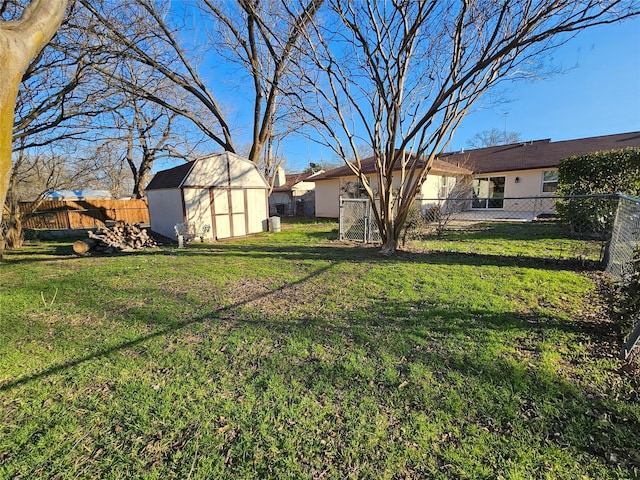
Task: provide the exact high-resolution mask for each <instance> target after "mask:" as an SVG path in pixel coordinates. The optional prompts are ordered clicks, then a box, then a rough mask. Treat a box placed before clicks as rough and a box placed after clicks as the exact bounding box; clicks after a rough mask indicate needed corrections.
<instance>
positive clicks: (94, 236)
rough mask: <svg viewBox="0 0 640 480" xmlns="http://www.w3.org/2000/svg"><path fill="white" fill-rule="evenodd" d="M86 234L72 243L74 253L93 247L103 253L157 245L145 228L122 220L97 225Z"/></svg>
mask: <svg viewBox="0 0 640 480" xmlns="http://www.w3.org/2000/svg"><path fill="white" fill-rule="evenodd" d="M88 235H89V238H88V239H84V240H78V241H76V242H74V243H73V251H74V252H75V253H87V252H89V251H90V250H94V249H95V250H97V251H100V252H103V253H115V252H133V251H135V250H139V249H142V248H147V247H156V246H157V243H156V242H155V241H154V240H153V238H151V236H150V235H149V233H148V232H147V229H146V228H142V227H141V226H140V225H139V224H135V225H131V224H128V223H125V222H122V221H117V222H114V223H113V224H112V225H105V226H104V227H98V228H97V229H96V230H95V231H93V232H92V231H89V233H88Z"/></svg>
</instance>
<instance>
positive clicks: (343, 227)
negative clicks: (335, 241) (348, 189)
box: [340, 198, 380, 243]
mask: <svg viewBox="0 0 640 480" xmlns="http://www.w3.org/2000/svg"><path fill="white" fill-rule="evenodd" d="M340 240H350V241H354V242H363V243H377V242H379V241H380V233H379V232H378V225H377V224H376V219H375V217H374V216H373V211H372V208H371V200H369V199H368V198H340Z"/></svg>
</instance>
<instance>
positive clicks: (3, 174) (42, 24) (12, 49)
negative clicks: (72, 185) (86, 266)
mask: <svg viewBox="0 0 640 480" xmlns="http://www.w3.org/2000/svg"><path fill="white" fill-rule="evenodd" d="M3 3H4V2H3ZM66 4H67V2H66V0H33V1H32V2H31V3H30V4H29V5H28V6H27V7H25V9H24V11H23V12H22V15H21V17H20V18H19V19H18V20H11V21H2V22H0V85H2V88H0V205H4V202H5V199H6V196H7V190H8V188H9V175H10V171H11V151H12V148H11V142H12V132H13V121H14V111H15V105H16V103H15V102H16V96H17V94H18V89H19V86H20V81H21V79H22V76H23V74H24V72H25V70H26V69H27V67H28V66H29V63H30V62H31V60H32V59H33V58H34V57H35V56H36V55H37V54H38V52H40V51H41V50H42V49H43V48H44V46H45V45H46V44H47V43H48V42H49V40H51V37H53V35H54V34H55V32H56V30H57V29H58V27H59V26H60V23H61V22H62V18H63V16H64V13H65V9H66Z"/></svg>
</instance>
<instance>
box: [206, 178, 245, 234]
mask: <svg viewBox="0 0 640 480" xmlns="http://www.w3.org/2000/svg"><path fill="white" fill-rule="evenodd" d="M211 197H212V198H211V204H212V206H213V208H212V209H211V216H212V223H213V228H214V232H213V233H214V236H215V238H218V239H221V238H230V237H241V236H244V235H246V234H247V222H248V221H249V220H248V216H247V215H248V214H247V202H246V196H245V191H244V190H243V189H239V188H236V189H233V188H232V189H216V188H212V189H211Z"/></svg>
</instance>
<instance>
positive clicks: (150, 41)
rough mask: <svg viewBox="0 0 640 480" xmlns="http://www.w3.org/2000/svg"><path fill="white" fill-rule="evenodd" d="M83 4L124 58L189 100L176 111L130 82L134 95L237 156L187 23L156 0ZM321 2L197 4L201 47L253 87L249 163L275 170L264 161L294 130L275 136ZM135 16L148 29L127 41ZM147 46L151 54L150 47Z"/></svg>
mask: <svg viewBox="0 0 640 480" xmlns="http://www.w3.org/2000/svg"><path fill="white" fill-rule="evenodd" d="M80 1H81V2H82V3H83V5H84V6H85V7H86V8H87V9H89V10H90V11H91V12H92V13H93V15H94V16H95V17H96V18H98V19H99V20H100V21H101V22H102V24H103V25H104V26H105V27H106V29H107V34H108V35H109V37H110V39H111V41H113V42H114V43H117V44H120V45H121V48H122V51H123V52H126V54H127V56H128V58H130V59H131V60H134V61H136V62H138V63H139V64H141V65H146V66H149V67H152V68H154V69H155V70H156V72H157V73H158V75H160V76H162V77H164V78H165V79H167V80H168V81H170V82H172V83H173V84H174V85H175V86H177V87H178V88H180V89H182V90H184V92H185V93H186V94H187V95H188V96H189V98H190V101H189V102H188V103H187V104H182V105H176V104H175V103H173V102H172V101H171V100H170V99H167V98H164V97H161V96H158V95H156V94H154V93H153V92H150V91H148V90H147V89H145V88H144V87H141V86H140V85H134V84H131V85H130V88H131V90H132V91H135V92H136V95H138V96H139V97H140V98H145V99H147V100H151V101H154V102H156V103H157V104H158V105H160V106H162V107H164V108H166V109H168V110H170V111H172V112H174V113H176V114H178V115H180V116H182V117H184V118H186V119H188V120H189V121H191V122H192V123H193V124H195V125H196V126H197V127H198V128H199V129H200V130H201V131H202V132H203V133H204V134H206V135H207V136H208V137H209V138H210V139H211V140H212V141H213V142H214V143H215V144H216V145H217V146H219V147H221V148H222V149H223V150H225V151H231V152H235V151H236V150H237V140H234V135H232V127H231V123H230V122H229V120H228V117H229V115H228V114H227V113H226V112H225V110H224V109H223V107H222V106H221V105H220V103H219V101H218V99H217V98H216V95H214V93H213V91H212V90H211V88H210V86H209V84H208V82H207V81H206V80H205V78H204V77H203V75H202V74H201V72H200V69H199V67H200V60H201V59H202V57H198V55H196V54H194V53H193V47H194V45H193V44H188V41H187V40H186V38H187V28H185V27H184V20H180V18H179V17H178V15H177V13H176V12H175V11H172V10H170V8H169V7H167V6H166V4H164V2H158V1H154V0H133V1H131V2H129V3H127V4H121V3H119V2H115V3H114V2H109V1H107V0H103V2H101V3H100V4H96V2H93V1H91V2H90V1H88V0H80ZM323 1H324V0H306V1H303V0H300V1H298V2H290V1H286V0H269V1H257V0H237V1H234V2H213V1H209V0H200V1H199V2H197V4H196V7H195V12H197V13H198V15H199V16H200V21H201V22H202V24H203V25H205V26H206V28H208V29H210V30H211V36H209V37H208V40H207V43H206V44H204V45H203V44H200V45H199V47H200V49H201V50H202V51H204V52H208V54H211V53H212V52H216V53H217V55H218V57H217V59H218V61H220V60H222V61H224V62H228V61H232V62H235V63H236V64H238V65H240V66H241V67H242V68H243V71H244V72H246V73H247V74H248V78H249V81H248V82H245V84H249V85H251V87H252V90H253V99H252V102H251V103H252V119H251V131H252V141H251V147H250V149H249V152H248V157H249V159H250V160H251V161H253V162H255V163H258V162H259V161H261V160H262V161H264V162H266V163H267V164H269V165H272V164H273V163H274V162H272V161H271V160H270V159H268V158H267V159H265V158H264V156H265V155H267V156H269V154H270V152H272V151H273V150H274V146H275V145H276V144H277V142H278V141H279V140H280V139H281V138H282V137H283V136H284V135H285V134H286V133H288V132H290V131H291V130H293V129H295V127H292V126H291V125H290V124H284V123H283V126H284V128H279V129H278V130H277V131H276V129H275V128H274V125H276V124H277V123H279V122H280V120H281V119H283V118H285V116H284V115H283V114H282V109H283V103H282V102H281V101H280V100H281V97H282V93H283V90H284V89H285V86H286V85H288V82H289V80H290V79H291V68H290V67H291V59H292V57H293V56H294V55H300V49H299V44H300V41H301V38H302V36H303V33H304V32H305V30H306V29H307V27H308V25H309V24H310V22H311V19H312V18H313V16H314V15H315V14H316V12H317V11H318V9H319V8H320V6H321V4H322V3H323ZM163 4H164V5H163ZM191 13H192V14H193V10H192V11H191ZM132 15H135V16H136V18H143V17H144V19H143V21H144V22H145V25H146V26H147V27H146V28H145V30H144V35H140V34H138V33H136V34H134V35H131V34H130V32H127V31H123V30H122V25H123V22H122V21H121V19H122V18H123V17H125V18H129V19H130V18H131V17H132ZM181 21H182V22H183V23H182V24H181V23H180V22H181ZM125 24H126V23H125ZM129 24H131V23H129ZM150 45H151V46H152V48H148V47H149V46H150ZM187 45H188V46H187ZM160 46H161V47H160ZM159 49H162V51H163V52H164V53H163V54H162V55H160V56H158V55H157V52H158V51H159ZM205 55H206V53H202V56H205ZM194 104H199V105H200V106H204V107H205V109H206V110H207V112H208V114H209V116H208V117H207V118H203V117H202V116H200V115H196V114H194V111H193V109H192V105H194ZM265 152H266V153H265ZM274 158H277V157H274Z"/></svg>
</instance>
